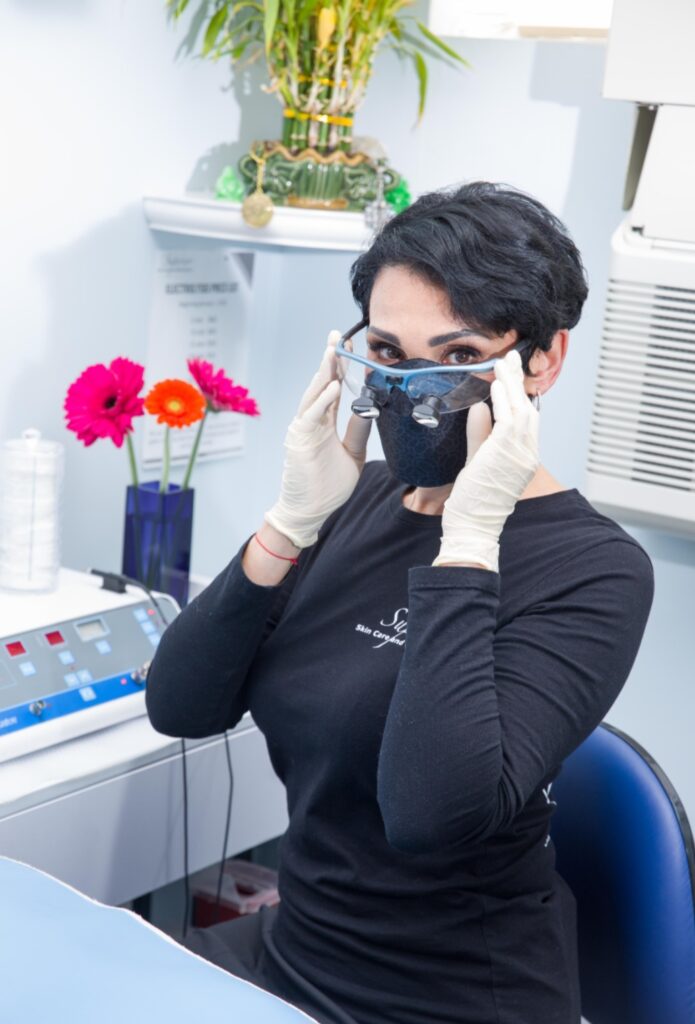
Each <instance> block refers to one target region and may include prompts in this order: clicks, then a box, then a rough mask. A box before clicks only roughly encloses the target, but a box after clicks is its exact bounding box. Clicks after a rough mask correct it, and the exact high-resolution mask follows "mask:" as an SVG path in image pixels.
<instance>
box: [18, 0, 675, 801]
mask: <svg viewBox="0 0 695 1024" xmlns="http://www.w3.org/2000/svg"><path fill="white" fill-rule="evenodd" d="M2 6H3V10H2V13H0V84H1V85H2V94H3V108H4V109H3V124H2V139H1V144H2V157H1V158H0V176H1V180H0V185H1V186H2V196H3V204H2V213H1V214H0V217H1V222H0V230H1V232H2V234H1V237H2V262H3V268H2V274H0V281H2V286H3V292H2V295H1V296H0V298H1V300H2V306H1V309H2V314H1V316H2V319H1V326H0V351H1V353H2V373H0V437H3V438H5V437H9V436H16V435H17V434H18V433H19V431H20V430H21V429H22V428H23V427H24V426H26V425H29V424H35V425H38V426H39V427H40V428H41V429H42V430H43V431H44V432H45V434H46V435H48V436H51V437H54V438H60V439H62V440H63V441H64V442H65V444H66V446H67V456H68V457H67V494H66V500H65V545H64V547H65V562H66V564H69V565H72V566H75V567H84V566H87V565H93V564H100V565H103V566H115V567H119V565H120V544H121V530H122V518H123V500H124V488H125V485H126V483H127V466H126V459H125V455H124V453H123V452H118V451H116V450H115V449H113V448H112V447H110V446H107V444H106V443H102V444H100V445H99V444H98V445H95V446H94V447H93V448H91V449H89V450H83V449H82V448H81V446H80V445H78V443H77V442H76V441H75V440H74V438H73V437H72V435H68V434H67V433H66V431H65V430H64V428H63V426H62V409H61V406H62V401H63V397H64V393H65V389H66V387H67V385H68V384H69V382H70V381H71V380H72V379H74V377H75V376H76V375H77V374H78V373H79V372H80V371H81V370H82V369H83V368H84V367H85V366H86V365H87V364H89V363H92V362H99V361H108V360H110V359H111V358H113V357H114V356H116V355H120V354H123V355H129V356H131V357H132V358H134V359H140V360H144V356H145V341H146V331H147V314H148V302H149V282H150V271H151V266H152V257H153V252H154V247H155V245H157V244H172V241H171V240H167V239H164V238H159V239H154V238H153V237H152V236H151V235H150V233H149V232H148V230H147V229H146V227H145V224H144V220H143V216H142V210H141V203H140V198H141V195H142V194H143V193H144V192H162V193H176V192H179V191H181V190H182V189H184V188H185V187H195V188H204V187H206V186H207V185H208V184H210V183H211V182H212V181H214V179H215V177H216V175H217V173H218V172H219V170H220V168H221V167H222V165H223V164H224V163H225V162H227V160H229V159H230V158H233V157H235V156H236V155H239V154H240V153H241V151H243V150H244V149H245V148H247V147H248V144H249V143H250V141H251V140H252V139H253V138H262V137H273V136H274V135H275V134H276V133H277V131H278V129H279V122H280V108H279V105H277V103H276V102H275V101H274V100H273V99H271V98H268V97H265V96H263V95H262V94H260V92H258V89H257V86H258V81H259V76H258V74H256V73H255V72H254V74H253V75H250V76H249V75H246V76H243V77H242V78H240V79H239V81H237V82H236V84H235V85H234V87H233V88H232V89H228V88H227V85H228V81H229V75H228V72H227V70H226V69H225V68H224V67H223V66H222V65H213V64H210V63H205V62H202V61H196V60H191V59H188V60H181V61H179V62H178V63H177V62H176V61H175V55H176V50H177V46H178V45H179V43H180V41H181V40H182V38H183V35H184V33H183V30H182V29H181V28H176V29H175V28H172V27H171V26H169V25H168V24H167V22H166V18H165V15H164V11H163V7H164V4H163V2H159V3H158V2H154V3H151V4H149V3H142V2H141V0H120V2H115V0H5V2H4V3H3V5H2ZM457 45H459V46H460V49H461V51H462V52H463V53H464V54H465V55H466V56H467V57H468V58H469V59H470V60H471V61H472V63H473V65H474V69H473V70H472V71H465V70H463V71H460V72H453V71H449V70H447V69H445V68H443V67H441V66H436V65H432V67H431V83H430V97H429V103H428V109H427V111H426V114H425V119H424V121H423V123H422V125H421V126H420V127H419V128H418V129H417V130H413V127H412V126H413V121H414V118H415V110H416V87H415V81H414V78H413V76H412V72H411V71H410V69H409V68H406V67H405V66H401V65H400V64H399V63H398V62H397V61H395V60H394V59H392V58H390V57H384V58H383V59H381V61H380V62H379V63H378V65H377V73H376V77H375V79H374V81H373V84H372V88H371V90H370V94H369V98H368V100H367V103H366V105H365V106H364V108H363V110H362V111H361V112H360V114H359V116H358V120H357V125H356V132H357V134H364V135H374V136H378V137H379V138H380V139H381V140H382V141H383V142H384V144H385V145H386V146H387V148H388V150H389V153H390V156H391V159H392V161H393V163H394V165H395V166H396V167H398V168H399V169H400V170H401V171H402V172H403V173H404V174H405V176H406V177H407V179H408V180H409V182H410V185H411V188H412V190H413V192H414V193H418V192H422V191H425V190H427V189H431V188H436V187H438V186H441V185H445V184H451V183H454V182H457V181H463V180H465V179H473V178H490V179H495V180H502V181H507V182H510V183H512V184H514V185H516V186H519V187H521V188H523V189H526V190H528V191H529V192H531V193H533V194H534V195H536V196H538V197H539V198H540V199H541V200H543V201H544V202H545V203H546V204H547V205H548V206H549V207H550V208H551V209H553V210H554V211H555V212H556V213H558V214H559V215H560V216H561V217H562V218H563V219H564V220H565V221H566V223H567V224H568V226H569V228H570V230H571V231H572V233H573V235H574V237H575V240H576V241H577V243H578V245H579V247H580V249H581V251H582V253H583V255H584V259H585V262H586V265H587V267H588V271H589V277H590V282H591V294H590V298H589V301H588V303H587V306H586V311H585V314H584V317H583V319H582V322H581V324H580V325H579V327H578V328H577V329H576V330H575V331H574V332H573V334H572V340H571V347H570V353H569V357H568V359H567V363H566V369H565V371H564V373H563V376H562V378H561V380H560V382H559V383H558V386H557V387H556V388H555V389H554V391H553V393H552V394H551V395H549V396H548V397H547V399H546V400H545V402H544V407H543V455H544V461H545V463H546V464H547V466H548V467H549V469H550V470H551V472H553V473H554V474H555V475H556V476H558V477H559V478H560V479H561V480H562V481H563V482H564V483H566V484H567V485H568V486H579V487H581V486H582V483H583V472H584V462H585V455H586V447H587V440H588V432H589V419H590V408H591V395H592V382H593V378H594V373H595V368H596V364H597V359H598V344H599V331H600V322H601V309H602V304H603V299H604V292H605V282H606V274H607V267H608V255H609V237H610V233H611V231H612V230H613V228H614V227H615V225H616V224H617V222H618V220H619V218H620V217H621V210H620V199H621V194H622V184H623V177H624V172H625V167H626V161H627V153H628V147H629V141H630V134H631V127H632V118H633V113H632V110H631V109H630V107H629V106H628V105H626V104H621V103H616V102H609V101H605V100H603V99H602V98H601V95H600V91H601V77H602V66H603V49H602V47H600V46H593V45H574V44H549V43H543V44H536V43H532V42H528V41H523V42H517V41H515V42H487V41H475V42H472V41H471V42H466V43H463V42H461V43H458V44H457ZM244 93H249V95H248V96H246V97H245V98H244V96H243V94H244ZM242 98H244V105H243V107H242V108H241V109H240V106H239V101H240V99H242ZM350 262H351V258H350V256H349V255H346V254H342V255H339V254H325V253H321V254H318V253H308V252H291V253H289V252H285V253H283V252H275V253H266V254H263V255H262V257H260V258H259V260H258V265H257V292H256V294H257V296H259V298H260V301H259V302H258V303H257V306H256V309H255V312H254V318H253V329H252V351H251V359H250V365H249V377H248V380H247V381H246V382H244V383H246V384H247V386H248V387H249V388H250V389H251V393H252V394H253V395H254V396H255V397H256V398H257V399H258V402H259V405H260V407H261V410H262V413H263V415H262V416H261V417H260V418H259V419H257V420H253V421H249V423H248V425H247V450H246V453H245V454H244V455H243V456H242V457H240V458H237V459H234V460H231V461H226V462H223V463H218V464H214V465H208V466H204V467H202V466H201V467H199V471H198V473H197V478H196V480H195V481H194V482H195V485H196V492H197V493H196V503H197V509H196V520H195V522H196V529H195V537H194V569H195V570H196V571H198V572H203V573H214V572H216V571H217V570H218V569H219V568H221V567H222V565H223V564H224V563H225V562H226V561H227V560H228V558H229V557H230V556H231V555H232V554H233V553H234V551H235V550H236V549H237V547H238V545H239V543H240V542H241V541H242V540H243V539H244V537H245V536H247V535H248V534H249V533H250V532H251V531H252V530H253V529H254V527H255V526H256V525H257V524H258V522H259V521H260V518H261V515H262V513H263V511H264V510H265V508H267V507H268V506H269V505H270V503H271V502H272V501H273V500H274V498H275V496H276V490H277V483H278V480H279V474H280V467H281V464H282V439H283V437H284V432H285V429H286V426H287V423H288V421H289V419H290V418H291V416H292V414H293V412H294V409H295V408H296V405H297V403H298V400H299V397H300V395H301V393H302V390H303V389H304V387H305V386H306V384H307V383H308V380H309V378H310V376H311V375H312V373H313V372H314V369H315V367H316V364H317V362H318V360H319V358H320V355H321V351H322V348H323V344H324V340H325V335H326V333H327V332H328V330H329V329H330V328H332V327H345V326H347V325H349V324H351V323H352V322H353V320H354V318H355V309H354V307H353V304H352V300H351V297H350V294H349V290H348V288H347V283H346V275H347V271H348V268H349V265H350ZM288 350H289V351H290V352H291V353H292V355H291V356H288ZM370 454H371V456H372V457H379V450H378V444H377V445H376V446H375V447H374V449H373V450H372V451H371V452H370ZM639 537H640V540H641V541H642V543H643V544H644V545H645V546H646V548H647V550H648V551H649V552H650V554H651V555H652V557H653V559H654V562H655V567H656V573H657V596H656V601H655V606H654V611H653V614H652V619H651V622H650V624H649V628H648V631H647V635H646V638H645V642H644V645H643V648H642V651H641V653H640V656H639V659H638V662H637V664H636V666H635V669H634V672H633V675H632V678H631V681H630V683H629V685H628V687H627V688H626V690H625V691H624V694H623V696H621V698H620V699H619V701H618V704H617V705H616V707H615V709H614V712H613V713H612V714H611V715H610V716H609V720H611V721H614V722H615V723H616V724H618V725H620V726H622V727H623V728H626V729H627V730H628V731H630V732H632V733H634V734H635V736H636V737H637V738H638V739H639V740H640V741H641V742H642V743H643V744H644V745H646V746H647V747H648V748H649V749H651V751H652V752H653V754H654V755H655V756H656V757H657V759H659V760H660V761H661V762H662V764H663V766H664V767H665V769H666V770H667V771H668V772H670V773H671V775H672V776H673V778H674V781H675V782H676V784H677V785H678V786H679V788H680V789H681V791H682V795H683V797H684V799H685V802H686V806H688V807H689V808H690V814H691V817H692V818H693V819H695V779H693V778H691V776H693V775H694V774H695V773H692V771H691V764H692V760H691V756H690V748H689V747H690V735H689V734H690V723H691V722H692V720H693V711H694V710H695V707H694V703H695V702H694V698H693V688H692V686H691V674H692V669H691V665H692V648H693V641H692V639H691V637H690V632H689V630H690V618H691V614H692V608H693V597H692V595H693V591H694V590H695V546H694V545H692V544H690V543H687V542H685V541H679V540H675V539H673V538H670V537H667V536H664V535H660V534H657V533H654V532H651V531H640V533H639Z"/></svg>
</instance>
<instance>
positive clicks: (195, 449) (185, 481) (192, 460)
mask: <svg viewBox="0 0 695 1024" xmlns="http://www.w3.org/2000/svg"><path fill="white" fill-rule="evenodd" d="M207 418H208V409H206V410H205V413H204V415H203V418H202V420H201V421H200V425H199V427H198V430H197V431H196V435H195V441H194V442H193V447H192V448H191V455H190V458H189V460H188V465H187V466H186V475H185V476H184V478H183V483H182V484H181V490H182V491H186V490H188V485H189V484H190V482H191V473H192V472H193V466H194V465H195V460H196V456H197V455H198V448H199V447H200V439H201V437H202V436H203V427H204V426H205V420H206V419H207Z"/></svg>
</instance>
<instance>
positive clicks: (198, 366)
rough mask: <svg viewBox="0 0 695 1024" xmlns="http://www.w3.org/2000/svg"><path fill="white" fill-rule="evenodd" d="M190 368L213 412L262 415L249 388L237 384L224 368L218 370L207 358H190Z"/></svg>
mask: <svg viewBox="0 0 695 1024" xmlns="http://www.w3.org/2000/svg"><path fill="white" fill-rule="evenodd" d="M188 369H189V370H190V373H191V376H192V377H193V379H194V380H195V382H196V384H197V385H198V387H199V388H200V390H201V391H202V392H203V395H204V396H205V400H206V401H207V404H208V408H209V409H210V410H211V411H212V412H242V413H245V414H246V415H247V416H259V415H260V410H259V408H258V406H257V405H256V401H255V399H253V398H249V397H248V393H249V392H248V388H242V387H239V386H238V385H236V384H235V383H234V381H233V380H232V379H231V377H228V376H227V375H226V373H225V372H224V370H216V369H215V367H214V366H213V365H212V363H209V362H208V361H207V360H206V359H189V360H188Z"/></svg>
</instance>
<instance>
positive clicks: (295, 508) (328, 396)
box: [265, 331, 372, 548]
mask: <svg viewBox="0 0 695 1024" xmlns="http://www.w3.org/2000/svg"><path fill="white" fill-rule="evenodd" d="M339 339H340V331H331V333H330V334H329V335H328V341H327V344H326V350H325V351H324V353H323V359H322V360H321V365H320V366H319V368H318V370H317V372H316V373H315V374H314V377H313V379H312V381H311V384H310V385H309V387H308V388H307V390H306V391H305V392H304V395H303V397H302V400H301V402H300V404H299V409H298V410H297V415H296V416H295V417H294V419H293V420H292V422H291V423H290V425H289V427H288V430H287V435H286V437H285V462H284V465H283V470H282V484H281V488H280V497H279V498H278V500H277V501H276V502H275V504H274V505H273V507H272V508H271V509H269V510H268V511H267V512H266V514H265V520H266V522H268V523H269V524H270V525H271V526H274V527H275V529H276V530H279V531H280V533H283V534H284V535H285V536H286V537H288V538H289V539H290V540H291V541H292V543H293V544H294V545H295V546H296V547H298V548H306V547H309V546H310V545H311V544H314V543H315V542H316V538H317V536H318V532H319V529H320V527H321V526H322V525H323V523H324V522H325V520H326V519H328V517H329V515H330V514H331V512H334V511H335V509H337V508H339V507H340V506H341V505H343V504H344V503H345V502H346V501H347V499H348V498H349V497H350V495H351V494H352V492H353V491H354V489H355V486H356V484H357V481H358V479H359V477H360V473H361V472H362V469H363V468H364V463H365V458H366V451H367V439H368V437H369V430H370V428H371V425H372V421H371V420H366V419H363V418H362V417H360V416H355V415H354V414H353V415H352V416H351V417H350V422H349V423H348V426H347V429H346V431H345V437H344V439H343V440H342V441H341V440H340V438H339V437H338V433H337V430H336V417H337V414H338V406H339V404H340V390H341V381H340V380H339V378H338V372H337V364H336V356H335V346H336V344H337V342H338V340H339Z"/></svg>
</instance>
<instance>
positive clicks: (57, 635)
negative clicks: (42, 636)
mask: <svg viewBox="0 0 695 1024" xmlns="http://www.w3.org/2000/svg"><path fill="white" fill-rule="evenodd" d="M46 639H47V640H48V642H49V644H50V645H51V647H55V646H56V644H64V643H65V640H64V639H63V634H62V633H61V632H60V631H59V630H57V629H54V630H53V631H52V632H50V633H46Z"/></svg>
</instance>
